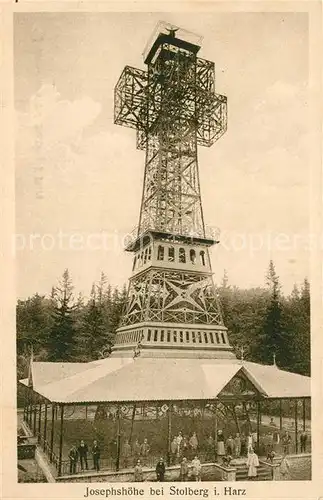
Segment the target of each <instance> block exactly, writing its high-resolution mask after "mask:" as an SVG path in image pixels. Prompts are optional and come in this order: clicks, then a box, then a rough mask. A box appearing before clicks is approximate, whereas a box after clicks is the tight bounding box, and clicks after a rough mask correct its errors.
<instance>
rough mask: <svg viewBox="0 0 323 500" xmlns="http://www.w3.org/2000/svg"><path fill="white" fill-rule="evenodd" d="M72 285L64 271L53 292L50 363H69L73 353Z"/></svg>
mask: <svg viewBox="0 0 323 500" xmlns="http://www.w3.org/2000/svg"><path fill="white" fill-rule="evenodd" d="M73 289H74V287H73V285H72V280H71V278H70V276H69V272H68V269H65V271H64V273H63V276H62V278H61V280H60V282H59V286H57V287H55V288H54V290H53V294H52V295H53V301H54V306H53V311H52V317H53V326H52V328H51V331H50V335H49V339H48V351H49V353H48V359H49V360H50V361H71V360H72V359H73V356H74V353H75V339H74V337H75V317H74V311H75V305H74V303H73V302H74V297H73Z"/></svg>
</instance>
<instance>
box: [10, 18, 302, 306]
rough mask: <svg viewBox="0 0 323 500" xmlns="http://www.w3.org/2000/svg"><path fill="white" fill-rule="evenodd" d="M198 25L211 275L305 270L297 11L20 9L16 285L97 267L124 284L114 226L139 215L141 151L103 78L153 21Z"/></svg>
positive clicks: (296, 279) (44, 288) (123, 227)
mask: <svg viewBox="0 0 323 500" xmlns="http://www.w3.org/2000/svg"><path fill="white" fill-rule="evenodd" d="M160 20H164V21H166V22H170V23H172V24H175V25H177V26H181V27H182V28H184V29H187V30H189V31H192V32H194V33H197V34H199V35H202V36H203V41H202V48H201V50H200V52H199V56H200V57H203V58H205V59H209V60H212V61H214V62H215V71H216V92H218V93H220V94H224V95H226V96H227V98H228V130H227V132H226V134H225V135H224V136H223V137H221V138H220V139H219V141H218V142H216V143H215V144H214V145H213V146H212V147H211V148H204V147H199V148H198V155H199V170H200V178H201V192H202V203H203V208H204V219H205V222H206V224H207V225H208V226H211V227H215V228H219V230H220V240H221V242H220V244H218V245H217V246H216V247H213V249H212V250H211V260H212V266H213V272H214V281H215V283H220V282H221V279H222V277H223V273H224V269H225V270H226V271H227V273H228V278H229V283H230V284H232V285H236V286H239V287H242V288H249V287H257V286H263V285H264V283H265V273H266V269H267V267H268V264H269V260H270V259H273V261H274V263H275V266H276V271H277V274H278V275H279V277H280V282H281V284H282V288H283V291H284V293H290V291H291V289H292V287H293V285H294V283H296V284H300V283H302V281H303V279H304V277H305V276H308V274H309V251H308V240H309V195H310V189H309V181H310V171H309V166H308V164H309V161H308V156H309V150H308V149H309V147H308V145H309V124H308V81H307V80H308V18H307V14H306V13H295V12H294V13H244V12H241V13H239V12H237V13H232V12H230V13H222V12H221V13H210V12H208V13H201V14H200V15H199V14H196V13H194V14H185V13H169V12H168V13H102V12H101V13H97V14H94V13H93V14H91V13H19V14H15V19H14V72H15V73H14V75H15V106H16V136H15V137H16V141H15V163H16V235H15V238H14V240H15V241H14V242H13V246H14V247H15V251H16V258H17V296H18V297H19V298H25V297H28V296H30V295H32V294H34V293H36V292H38V293H40V294H48V293H50V291H51V287H52V286H53V285H56V284H57V280H58V279H59V277H60V276H61V275H62V273H63V271H64V269H65V268H68V269H69V271H70V273H71V276H72V279H73V283H74V285H75V291H76V292H77V293H78V292H82V293H83V294H84V295H85V296H88V295H89V292H90V289H91V286H92V283H93V282H94V281H97V280H98V279H99V277H100V273H101V271H103V272H104V273H105V274H106V275H107V277H108V279H109V281H110V282H111V284H112V285H118V286H122V285H123V284H124V283H126V281H127V279H128V278H129V276H130V273H131V267H132V262H131V261H132V256H131V255H130V254H129V253H126V252H124V251H123V246H122V242H123V238H124V235H125V234H127V233H128V232H130V231H131V230H132V229H133V228H134V227H135V226H136V225H137V224H138V217H139V209H140V201H141V194H142V182H143V174H144V161H145V155H144V152H143V151H138V150H136V138H135V131H134V130H131V129H128V128H125V127H120V126H117V125H114V123H113V97H114V94H113V91H114V86H115V84H116V82H117V80H118V78H119V76H120V74H121V72H122V70H123V68H124V66H125V65H130V66H134V67H138V68H141V69H145V66H144V63H143V58H142V52H143V50H144V48H145V46H146V43H147V41H148V39H149V37H150V35H151V33H152V32H153V30H154V28H155V26H156V24H157V23H158V21H160Z"/></svg>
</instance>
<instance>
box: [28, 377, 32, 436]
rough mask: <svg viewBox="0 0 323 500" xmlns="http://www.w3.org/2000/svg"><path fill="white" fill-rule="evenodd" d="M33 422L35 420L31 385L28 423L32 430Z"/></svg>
mask: <svg viewBox="0 0 323 500" xmlns="http://www.w3.org/2000/svg"><path fill="white" fill-rule="evenodd" d="M32 422H33V392H32V389H31V387H29V419H28V424H29V429H30V430H31V427H32Z"/></svg>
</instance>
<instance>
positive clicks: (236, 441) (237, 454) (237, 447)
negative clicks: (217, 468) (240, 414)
mask: <svg viewBox="0 0 323 500" xmlns="http://www.w3.org/2000/svg"><path fill="white" fill-rule="evenodd" d="M240 455H241V438H240V434H239V432H237V433H236V437H235V438H234V456H235V457H236V458H238V457H240Z"/></svg>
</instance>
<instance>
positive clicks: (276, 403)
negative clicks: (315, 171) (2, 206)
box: [13, 9, 320, 497]
mask: <svg viewBox="0 0 323 500" xmlns="http://www.w3.org/2000/svg"><path fill="white" fill-rule="evenodd" d="M309 43H310V36H309V15H308V13H307V12H292V11H290V12H288V11H286V12H274V11H273V12H272V11H268V12H266V11H263V12H247V11H241V12H238V11H237V12H233V11H232V12H230V11H228V12H223V11H220V12H203V10H201V11H200V12H199V11H198V10H195V11H194V12H189V11H188V12H180V11H178V12H163V10H162V9H160V11H159V12H148V11H147V12H63V11H62V12H54V11H53V12H15V13H14V15H13V78H14V106H15V140H14V157H15V160H14V161H15V197H16V200H15V211H16V230H15V243H14V244H15V252H16V371H17V384H16V385H17V432H16V437H15V439H17V481H18V482H19V483H84V488H85V493H84V496H85V497H86V496H91V495H93V494H95V493H94V491H95V490H91V488H90V486H88V485H89V484H90V483H101V482H104V483H108V484H109V485H110V486H111V484H110V483H143V482H155V483H162V482H165V483H167V482H168V483H170V482H172V483H174V485H173V486H172V488H173V490H172V491H174V495H183V494H187V495H190V494H191V493H190V491H189V490H188V489H187V488H193V489H194V488H196V485H193V486H192V485H191V486H189V487H188V486H185V488H186V489H185V488H184V485H182V486H181V485H177V484H176V483H178V482H182V483H183V482H190V484H191V483H192V482H230V486H228V487H226V488H229V490H230V491H229V490H226V491H225V492H224V494H228V495H232V494H236V493H235V491H238V490H236V486H235V482H238V483H239V484H238V485H237V488H239V487H240V486H241V485H243V482H248V484H250V482H251V481H253V482H255V481H257V482H259V481H261V482H262V481H267V482H281V481H311V480H312V447H313V439H312V418H311V415H312V405H311V306H310V305H311V291H312V286H311V285H312V283H311V273H310V271H311V265H310V254H311V249H312V248H313V246H315V245H318V244H319V237H320V235H317V234H316V233H315V232H313V229H312V226H311V208H310V207H311V205H310V195H311V175H312V174H311V169H310V166H309V164H310V160H309V157H310V144H311V143H310V118H309V100H310V97H309V83H310V76H309V64H310V60H309ZM219 484H220V485H221V483H219ZM224 484H225V483H224ZM245 484H246V483H245ZM110 486H109V487H110ZM112 486H113V485H112ZM112 486H111V487H112ZM158 487H159V488H161V486H160V485H159V486H158ZM156 488H157V485H156ZM91 491H92V492H91ZM194 491H195V489H194ZM199 491H200V490H199ZM220 491H221V492H222V493H223V489H222V490H220ZM151 493H152V492H151ZM199 494H200V496H201V497H202V496H203V494H202V490H201V491H200V493H199ZM214 494H220V493H217V492H216V490H214ZM237 494H238V493H237ZM195 495H196V494H195ZM204 496H205V495H204Z"/></svg>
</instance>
